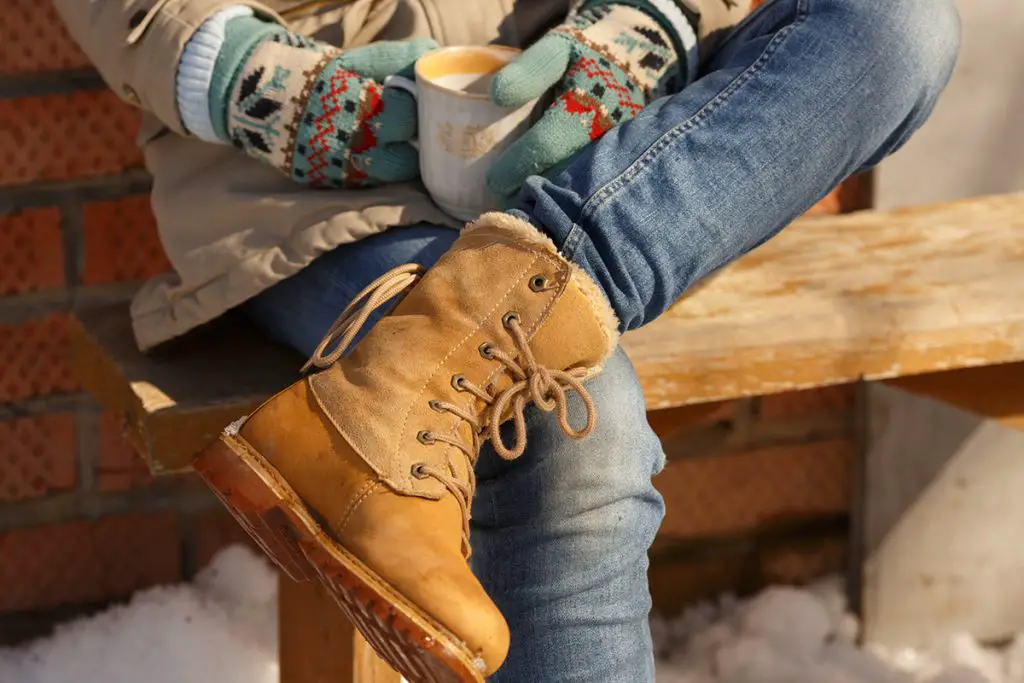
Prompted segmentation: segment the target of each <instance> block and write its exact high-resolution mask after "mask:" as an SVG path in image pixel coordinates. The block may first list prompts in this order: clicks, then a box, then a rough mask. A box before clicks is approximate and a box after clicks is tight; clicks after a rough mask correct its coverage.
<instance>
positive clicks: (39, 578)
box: [0, 0, 238, 641]
mask: <svg viewBox="0 0 1024 683" xmlns="http://www.w3.org/2000/svg"><path fill="white" fill-rule="evenodd" d="M0 45H3V46H4V48H3V49H2V50H0V613H5V616H4V618H0V624H2V626H0V641H2V640H10V639H12V638H17V637H20V636H21V635H24V634H25V633H26V628H28V626H25V625H33V624H36V623H38V620H37V619H35V618H34V615H35V613H40V612H49V611H51V610H54V609H59V610H67V609H68V608H70V609H71V610H74V609H75V608H76V606H87V607H88V606H95V605H99V604H103V603H105V602H108V601H110V600H116V599H120V598H123V597H126V596H127V595H129V594H131V593H132V592H133V591H134V590H136V589H139V588H143V587H146V586H150V585H154V584H158V583H165V582H170V581H177V580H179V579H180V578H181V577H182V576H183V575H187V574H190V573H192V572H193V571H194V570H195V569H196V568H197V567H198V566H200V565H201V564H202V563H203V562H204V561H206V560H207V559H208V558H209V556H210V555H211V554H212V552H213V551H214V550H215V549H216V548H217V547H218V546H219V545H221V544H222V543H223V542H224V541H225V540H226V539H230V538H236V537H238V535H237V533H236V531H235V529H234V523H233V522H232V521H231V520H230V518H226V516H225V515H222V514H221V513H220V511H219V507H218V506H217V505H216V503H215V502H214V501H213V500H212V498H211V497H210V496H209V495H208V494H207V492H206V491H205V489H204V487H202V485H201V484H199V483H198V482H197V481H195V480H193V479H192V478H190V477H178V478H172V479H168V480H161V481H155V480H154V479H153V478H151V477H150V476H149V475H148V473H147V472H146V469H145V467H144V466H143V465H142V463H141V461H140V460H139V458H138V457H137V456H136V455H135V453H134V452H133V451H132V450H131V447H130V446H129V445H128V444H127V443H126V442H125V440H124V439H123V438H122V436H121V431H120V425H119V424H118V422H117V420H116V419H115V418H114V417H113V416H111V415H108V414H104V413H103V412H102V410H101V409H100V408H99V406H97V405H96V404H95V403H94V402H93V401H92V400H91V399H90V398H89V397H87V396H85V395H83V394H82V392H81V390H80V386H79V383H78V381H77V380H76V378H75V374H74V372H73V370H72V368H71V366H70V363H69V356H68V314H69V311H71V310H73V309H74V308H75V306H78V305H83V304H88V303H90V302H96V301H100V300H105V301H109V300H118V299H124V300H127V297H128V296H130V294H131V292H132V290H133V289H134V287H135V286H137V283H138V281H140V280H142V279H145V278H147V277H149V276H151V275H153V274H155V273H158V272H160V271H162V270H164V269H165V268H166V267H167V263H166V260H165V258H164V256H163V253H162V252H161V250H160V248H159V241H158V239H157V235H156V229H155V224H154V221H153V216H152V214H151V213H150V209H149V202H148V198H147V196H146V193H147V190H148V188H149V179H148V177H147V176H146V174H145V172H144V170H143V169H142V168H141V164H142V157H141V154H140V153H139V150H138V149H137V148H136V147H135V144H134V139H133V138H134V133H135V129H136V128H137V124H138V118H139V116H138V112H137V111H136V110H134V109H132V108H130V107H128V106H126V105H124V104H122V103H121V102H120V101H119V100H118V99H117V98H116V97H115V96H114V95H113V94H112V93H110V92H108V91H106V90H105V89H104V87H103V84H102V82H101V81H100V79H99V78H98V76H97V75H96V74H95V72H93V71H92V70H91V69H90V68H89V65H88V63H87V61H86V59H85V57H84V55H83V54H82V53H81V52H80V51H79V50H78V48H77V46H75V44H74V43H73V42H72V41H71V40H70V38H69V37H68V36H67V34H66V33H65V31H64V29H63V28H62V26H61V25H60V23H59V21H58V20H57V17H56V14H55V13H54V11H53V9H52V8H51V6H50V3H49V2H47V1H45V0H44V1H42V2H40V1H39V0H9V1H8V2H7V3H5V6H4V12H3V16H2V17H0ZM19 624H21V626H19Z"/></svg>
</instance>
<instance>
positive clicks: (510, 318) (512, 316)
mask: <svg viewBox="0 0 1024 683" xmlns="http://www.w3.org/2000/svg"><path fill="white" fill-rule="evenodd" d="M513 322H515V323H518V322H522V321H521V320H520V318H519V314H518V313H516V312H515V311H509V312H508V313H506V314H505V315H503V316H502V317H501V324H502V325H504V326H505V327H506V328H509V327H511V326H512V323H513Z"/></svg>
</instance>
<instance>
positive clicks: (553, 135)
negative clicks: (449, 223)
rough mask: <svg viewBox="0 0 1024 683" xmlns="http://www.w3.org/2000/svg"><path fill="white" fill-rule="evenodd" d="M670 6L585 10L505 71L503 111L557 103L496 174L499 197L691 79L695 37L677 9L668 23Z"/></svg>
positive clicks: (500, 84) (500, 83) (497, 84)
mask: <svg viewBox="0 0 1024 683" xmlns="http://www.w3.org/2000/svg"><path fill="white" fill-rule="evenodd" d="M666 4H668V5H670V6H671V7H673V8H675V7H676V6H675V5H674V4H672V1H671V0H659V1H658V2H657V3H655V2H651V1H644V2H641V0H636V1H633V2H630V3H629V4H626V3H597V4H595V3H591V4H589V5H585V6H584V7H583V8H582V9H581V10H579V11H578V12H576V13H574V14H573V15H571V16H570V17H569V19H568V20H567V21H566V22H565V23H564V24H562V25H561V26H558V27H556V28H554V29H552V30H551V31H550V32H549V33H548V34H547V35H545V36H544V37H543V38H541V40H540V41H538V42H537V43H536V44H535V45H534V46H532V47H531V48H529V49H528V50H527V51H526V52H524V53H523V55H522V56H521V57H519V59H517V60H516V61H515V62H513V63H512V64H510V65H509V66H507V67H505V68H504V69H502V71H501V72H499V73H498V75H497V76H496V77H495V79H494V82H493V86H492V98H493V100H494V101H495V102H496V103H497V104H499V105H500V106H505V107H518V106H522V105H523V104H525V103H527V102H529V101H530V100H532V99H534V98H536V97H539V96H541V95H542V94H543V93H544V92H546V91H548V90H552V95H553V100H552V101H551V103H550V104H549V105H548V107H547V109H546V110H545V112H544V114H543V116H542V117H541V118H540V120H539V121H538V122H537V123H536V124H535V125H534V126H533V127H532V128H531V129H530V131H529V132H527V134H526V135H524V136H523V137H522V138H520V139H519V140H517V141H516V142H515V143H513V144H512V145H511V146H510V147H509V148H508V149H507V150H506V151H505V152H504V153H503V154H502V155H501V156H500V157H499V158H498V159H497V160H496V161H495V163H494V164H493V165H492V167H491V168H490V169H489V171H488V175H487V183H488V187H489V188H490V190H491V192H492V193H494V194H495V195H496V196H498V197H508V196H510V195H512V194H513V193H515V192H516V191H518V189H519V187H520V186H521V185H522V183H523V181H524V180H525V179H526V178H527V177H528V176H530V175H534V174H539V173H544V172H546V171H549V170H550V169H552V168H553V167H556V166H558V165H559V164H561V163H562V162H564V161H565V160H567V159H569V158H570V157H571V156H572V155H573V154H575V153H576V152H578V151H579V150H581V149H583V147H585V146H586V145H588V144H589V143H590V142H592V141H594V140H596V139H598V138H599V137H601V136H602V135H604V134H605V133H606V132H608V131H609V130H610V129H612V128H614V127H615V126H617V125H619V124H621V123H624V122H625V121H628V120H629V119H631V118H633V117H634V116H636V115H637V114H638V113H639V112H640V110H642V109H643V108H644V106H646V105H647V104H648V103H649V102H651V101H652V100H654V99H655V98H657V97H660V96H661V95H664V94H667V93H669V92H673V91H676V90H678V89H680V88H682V87H683V86H684V85H685V84H686V83H687V82H688V80H689V78H690V74H691V73H692V70H691V69H690V64H689V60H690V58H691V57H694V58H695V54H693V53H692V51H691V50H689V49H688V48H689V45H694V46H695V45H696V38H695V33H694V31H693V28H692V25H691V24H690V19H689V18H688V17H685V16H684V15H683V13H682V12H681V11H680V10H678V9H676V13H675V14H673V15H672V16H673V18H674V21H669V20H667V19H666V17H665V15H664V14H663V13H662V12H661V11H660V8H661V7H663V6H665V5H666ZM655 5H657V6H658V7H655ZM680 33H683V34H685V39H684V38H682V37H680V35H679V34H680ZM691 38H692V39H691Z"/></svg>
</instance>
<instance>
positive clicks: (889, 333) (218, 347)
mask: <svg viewBox="0 0 1024 683" xmlns="http://www.w3.org/2000/svg"><path fill="white" fill-rule="evenodd" d="M1022 293H1024V195H1009V196H1000V197H989V198H982V199H975V200H969V201H962V202H956V203H950V204H943V205H937V206H929V207H922V208H916V209H913V210H905V211H896V212H875V211H865V212H860V213H855V214H850V215H847V216H836V217H815V218H805V219H801V220H799V221H797V222H796V223H795V224H794V225H793V226H791V227H790V228H788V229H787V230H786V231H784V232H783V233H782V234H781V235H780V236H779V237H777V238H776V239H775V240H772V241H771V242H769V243H768V244H767V245H765V246H764V247H762V248H760V249H758V250H757V251H755V252H754V253H752V254H750V255H748V256H746V257H745V258H743V259H741V260H740V261H739V262H738V263H736V264H734V265H733V266H731V267H729V268H727V269H725V270H724V271H722V272H721V273H719V274H718V275H716V276H715V277H713V278H711V279H710V280H709V281H708V282H707V283H705V284H704V285H703V286H701V287H699V288H698V289H697V290H696V291H695V292H694V293H692V294H691V295H689V296H688V297H686V298H684V299H683V300H682V301H681V302H680V303H679V304H678V305H677V306H675V307H674V308H673V310H672V311H670V312H669V313H667V314H666V315H664V316H663V317H662V318H661V319H659V320H658V321H657V322H656V323H654V324H652V325H650V326H647V327H645V328H643V329H641V330H639V331H636V332H633V333H630V334H628V335H626V336H625V338H624V341H623V344H624V346H625V347H626V349H627V350H628V352H629V355H630V357H631V358H632V360H633V362H634V364H635V365H636V367H637V370H638V372H639V375H640V378H641V382H642V383H643V387H644V391H645V394H646V396H647V400H648V405H649V408H651V409H659V408H668V407H675V406H683V405H689V404H698V403H706V402H711V401H718V400H723V399H732V398H737V397H746V396H757V395H764V394H770V393H775V392H781V391H788V390H794V389H809V388H813V387H822V386H827V385H832V384H840V383H848V382H854V381H859V380H890V379H894V378H904V379H899V381H900V382H904V383H905V387H906V388H908V389H910V390H912V391H916V392H919V393H921V394H924V395H929V396H935V397H938V398H940V399H942V400H944V401H948V402H952V403H954V404H956V405H958V406H960V407H962V408H965V409H967V410H972V411H976V412H979V413H980V414H986V415H992V416H996V417H999V418H1001V419H1004V420H1006V421H1007V422H1008V423H1016V421H1021V420H1024V418H1022V417H1020V416H1024V391H1022V390H1020V389H1018V387H1022V386H1024V385H1022V384H1020V383H1017V384H1016V385H1013V383H1005V385H1006V386H1004V387H1003V389H1001V390H1000V392H996V393H999V395H1000V396H1001V398H999V397H996V396H994V395H993V393H992V392H987V391H984V390H981V391H978V390H977V388H978V387H979V386H980V387H982V388H983V387H984V386H985V384H986V382H987V381H988V380H987V379H986V378H989V377H990V376H995V377H1010V376H1015V377H1024V370H1022V369H1024V363H1022V361H1024V298H1022ZM78 319H79V321H80V324H79V325H78V326H77V329H76V331H75V334H74V339H75V349H76V351H75V352H76V356H77V365H78V368H79V369H80V371H81V373H82V376H83V380H84V383H85V386H86V387H87V388H88V389H89V390H90V391H91V392H92V393H94V394H95V395H96V396H97V398H98V399H99V400H100V401H101V403H103V405H104V406H105V407H106V408H108V409H110V410H113V411H116V412H117V413H119V414H120V415H121V416H122V417H123V421H124V428H125V431H126V433H127V434H128V435H129V437H130V438H131V440H132V441H133V442H134V444H135V445H136V447H137V448H138V449H139V451H140V452H141V453H142V455H143V456H144V457H145V458H146V460H147V461H148V463H149V465H150V467H151V469H152V470H153V471H154V472H157V473H167V472H174V471H180V470H184V469H187V468H188V466H189V462H190V460H191V458H192V457H193V456H194V455H195V453H196V452H197V451H199V450H200V449H201V448H202V447H203V446H205V445H206V444H208V443H210V442H211V441H212V440H213V439H215V438H216V436H217V434H218V433H219V431H220V430H221V428H222V427H223V426H224V425H226V424H227V423H228V422H230V421H231V420H233V419H235V418H236V417H238V416H240V415H243V414H246V413H247V412H249V411H251V410H252V409H253V408H254V407H255V406H256V405H257V404H258V403H259V402H260V401H261V400H263V399H264V398H265V397H266V396H268V395H269V394H271V393H272V392H274V391H275V390H277V389H278V388H281V387H283V386H285V385H286V384H288V383H289V382H291V381H293V380H294V379H295V378H296V377H298V368H299V365H300V364H301V361H302V359H300V358H298V356H296V355H295V354H294V353H291V352H290V351H288V350H286V349H283V348H281V347H278V346H275V345H273V344H270V343H268V342H265V341H262V340H261V338H260V336H259V335H258V334H257V333H255V332H254V331H253V330H252V329H251V328H250V327H249V326H248V324H247V323H245V321H243V320H240V319H237V318H230V317H229V318H225V319H223V320H222V321H220V322H219V323H217V324H215V325H213V326H210V327H209V328H207V329H204V330H201V331H199V332H197V333H196V334H194V335H192V336H191V337H190V338H187V339H184V340H181V341H179V342H178V343H175V344H173V345H170V346H169V347H168V348H164V349H160V350H159V351H158V352H155V353H154V354H152V355H151V356H143V355H142V354H140V353H139V352H138V351H137V350H136V349H135V346H134V344H133V342H132V337H131V333H130V325H129V320H128V316H127V311H126V310H125V308H124V307H123V306H116V307H112V308H111V307H108V308H100V309H93V310H86V311H81V312H79V314H78ZM1000 364H1014V365H1003V366H1002V367H1000V368H998V369H995V370H991V369H987V368H990V367H991V366H996V365H1000ZM953 371H956V372H953ZM974 373H987V374H977V375H976V374H974ZM910 376H916V378H910ZM972 378H977V379H972ZM967 386H975V390H970V391H962V390H961V389H960V387H967ZM1020 424H1024V421H1021V422H1020ZM280 606H281V613H280V620H281V667H282V668H281V672H282V681H283V682H284V683H312V682H313V681H319V680H332V681H337V682H338V683H342V682H344V681H350V680H358V681H359V683H383V682H384V681H387V683H394V682H395V681H397V677H396V676H395V674H393V673H392V672H390V670H388V669H387V667H385V666H383V665H382V664H381V663H379V661H378V660H376V658H375V657H374V656H373V654H372V652H371V651H370V650H369V649H368V647H367V646H366V645H365V643H363V641H362V640H361V639H360V638H359V637H358V635H357V634H355V633H353V631H352V629H351V628H350V627H349V626H348V625H347V624H346V623H345V622H344V620H343V619H342V618H341V617H340V612H338V611H337V610H334V609H333V606H332V605H331V604H330V603H329V601H328V600H327V599H326V598H325V597H324V596H323V594H321V593H320V592H319V590H318V588H317V587H316V586H313V585H305V586H298V585H295V584H291V583H290V582H288V581H287V580H283V581H282V587H281V603H280ZM309 614H316V615H318V618H317V619H309V618H308V615H309Z"/></svg>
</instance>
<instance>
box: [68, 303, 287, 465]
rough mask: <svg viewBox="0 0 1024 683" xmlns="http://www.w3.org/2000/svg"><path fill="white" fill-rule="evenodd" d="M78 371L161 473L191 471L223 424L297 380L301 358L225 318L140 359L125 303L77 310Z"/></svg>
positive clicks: (237, 320) (236, 319) (234, 319)
mask: <svg viewBox="0 0 1024 683" xmlns="http://www.w3.org/2000/svg"><path fill="white" fill-rule="evenodd" d="M75 317H76V319H77V321H78V324H77V325H74V326H73V327H72V335H71V337H72V343H73V347H74V354H75V365H76V367H77V368H78V371H79V375H80V376H81V379H82V382H83V384H84V386H85V388H86V389H87V390H88V391H89V392H90V393H92V394H93V395H94V396H96V398H97V399H98V400H99V401H100V403H101V404H103V406H104V408H106V409H107V410H112V411H114V412H116V413H118V414H120V416H121V417H122V420H123V427H124V431H125V433H126V434H127V436H128V438H129V439H130V440H131V441H132V442H133V444H134V446H135V448H136V449H137V450H138V451H139V452H140V453H142V454H143V455H144V456H145V458H146V459H147V461H148V462H149V466H150V468H151V469H152V470H153V472H154V473H156V474H166V473H170V472H175V471H179V470H182V469H185V468H187V467H188V466H189V463H190V462H191V460H192V458H193V457H194V456H195V454H196V453H198V452H199V451H200V450H201V449H202V448H203V447H204V446H206V445H207V444H209V443H211V442H213V440H214V439H216V438H217V435H218V434H220V432H221V430H222V429H223V428H224V426H225V425H227V424H228V423H230V422H231V421H232V420H235V419H237V418H238V417H239V416H241V415H245V414H247V413H249V412H251V411H252V410H253V409H255V408H256V407H257V406H258V405H259V404H260V402H261V401H263V400H264V399H265V398H266V397H267V396H269V395H270V394H272V393H274V392H275V391H277V390H278V389H279V388H281V387H284V386H287V385H288V384H289V383H290V382H292V381H294V380H295V379H297V378H298V377H299V368H300V367H301V365H302V359H301V358H300V357H299V355H298V354H296V353H295V352H293V351H291V350H289V349H286V348H284V347H282V346H279V345H276V344H273V343H271V342H269V341H266V340H265V339H264V338H263V337H262V336H261V334H260V333H259V332H258V331H257V330H256V329H255V327H253V326H252V325H251V324H250V323H249V322H248V321H246V320H244V319H242V318H241V317H240V316H227V317H225V318H224V319H222V320H221V321H219V322H218V323H216V324H213V325H211V326H209V327H208V328H206V329H203V330H201V331H199V332H197V333H196V334H194V335H191V336H189V337H188V338H185V339H182V340H180V341H179V342H177V343H174V344H169V345H168V346H167V347H166V348H160V349H158V350H157V351H155V352H153V353H152V354H149V355H144V354H142V353H140V352H139V350H138V348H137V347H136V346H135V341H134V337H133V336H132V331H131V320H130V318H129V316H128V310H127V307H126V306H125V305H124V304H115V305H107V306H103V307H98V308H94V309H90V310H83V311H77V312H76V313H75Z"/></svg>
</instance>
